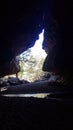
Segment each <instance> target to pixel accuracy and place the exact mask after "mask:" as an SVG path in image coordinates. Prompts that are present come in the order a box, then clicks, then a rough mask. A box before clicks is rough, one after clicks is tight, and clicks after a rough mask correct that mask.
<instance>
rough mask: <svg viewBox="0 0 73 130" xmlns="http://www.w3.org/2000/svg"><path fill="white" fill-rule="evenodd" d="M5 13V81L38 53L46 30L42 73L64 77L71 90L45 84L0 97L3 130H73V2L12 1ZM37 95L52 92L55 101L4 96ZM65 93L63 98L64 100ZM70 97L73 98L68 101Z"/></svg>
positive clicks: (0, 34)
mask: <svg viewBox="0 0 73 130" xmlns="http://www.w3.org/2000/svg"><path fill="white" fill-rule="evenodd" d="M1 7H2V8H1V11H0V77H2V76H5V75H7V74H12V72H11V70H10V68H9V65H10V62H11V61H12V59H13V58H15V57H16V56H17V55H18V54H21V52H23V51H26V50H27V49H28V48H30V47H32V46H33V45H34V42H35V40H36V39H38V34H40V32H41V30H42V29H43V28H44V30H45V32H44V42H43V48H44V49H45V50H46V52H47V54H48V56H47V58H46V60H45V62H44V66H43V68H42V69H43V70H44V71H48V72H53V73H57V74H61V75H63V77H64V78H65V80H66V85H65V86H62V84H56V83H47V82H44V83H42V82H41V83H35V84H30V85H25V87H24V86H23V85H22V86H21V87H20V86H18V87H17V86H16V87H14V86H12V87H9V88H8V91H4V92H1V91H0V128H1V127H2V130H10V129H11V130H13V129H14V128H15V129H21V130H29V129H32V130H42V129H43V130H45V129H47V130H55V129H56V130H60V129H61V130H62V129H63V130H65V129H70V130H71V129H73V123H72V122H73V4H72V2H70V1H68V2H67V1H66V2H65V0H43V1H42V2H41V1H37V0H27V1H26V0H25V1H22V0H21V1H6V3H3V4H2V5H1ZM30 86H32V89H31V88H30ZM0 90H1V89H0ZM34 91H35V92H36V93H39V92H50V93H53V94H55V95H53V97H52V95H51V97H47V98H44V99H37V98H33V97H31V98H21V97H19V98H18V97H14V98H12V97H3V96H2V94H4V93H14V94H16V93H18V94H19V92H20V93H27V92H29V93H33V92H34ZM57 92H58V94H57ZM61 93H62V95H61V97H62V96H63V97H62V98H60V99H59V98H58V97H59V96H60V94H61ZM63 94H64V95H63ZM67 96H69V97H70V98H66V97H67Z"/></svg>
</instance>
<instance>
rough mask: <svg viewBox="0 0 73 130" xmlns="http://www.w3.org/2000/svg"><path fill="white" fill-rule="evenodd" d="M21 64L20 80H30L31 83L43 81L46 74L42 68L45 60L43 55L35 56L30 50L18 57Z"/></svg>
mask: <svg viewBox="0 0 73 130" xmlns="http://www.w3.org/2000/svg"><path fill="white" fill-rule="evenodd" d="M17 59H18V60H19V64H20V72H19V73H18V77H19V78H20V79H25V80H28V81H29V82H33V81H35V80H39V79H41V77H42V76H44V74H45V73H44V72H43V71H42V66H43V63H44V60H45V57H43V55H42V54H41V55H40V56H39V55H33V53H32V51H31V48H30V49H28V50H27V51H26V52H24V53H23V54H21V55H19V56H18V57H17Z"/></svg>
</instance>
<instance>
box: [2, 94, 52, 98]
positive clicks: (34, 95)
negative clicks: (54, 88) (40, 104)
mask: <svg viewBox="0 0 73 130" xmlns="http://www.w3.org/2000/svg"><path fill="white" fill-rule="evenodd" d="M47 95H50V93H38V94H4V95H2V96H4V97H34V98H45V97H47Z"/></svg>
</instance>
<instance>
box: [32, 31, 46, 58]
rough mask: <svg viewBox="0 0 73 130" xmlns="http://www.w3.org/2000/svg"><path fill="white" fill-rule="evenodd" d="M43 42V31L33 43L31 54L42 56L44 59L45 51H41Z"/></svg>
mask: <svg viewBox="0 0 73 130" xmlns="http://www.w3.org/2000/svg"><path fill="white" fill-rule="evenodd" d="M43 40H44V29H43V30H42V32H41V33H40V34H39V39H38V40H36V41H35V44H34V46H33V47H32V48H31V51H32V54H33V55H34V56H35V55H38V56H40V55H42V56H43V57H46V55H47V54H46V52H45V50H43V49H42V44H43Z"/></svg>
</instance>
